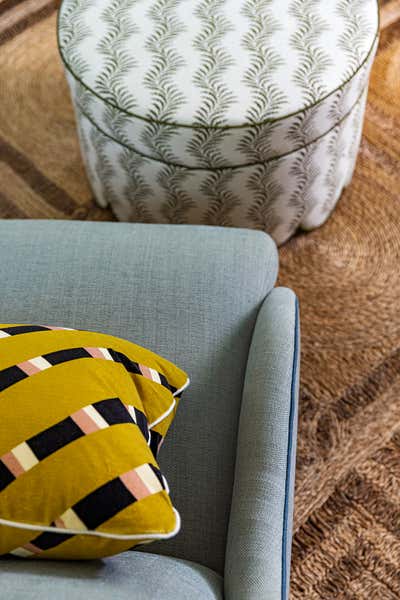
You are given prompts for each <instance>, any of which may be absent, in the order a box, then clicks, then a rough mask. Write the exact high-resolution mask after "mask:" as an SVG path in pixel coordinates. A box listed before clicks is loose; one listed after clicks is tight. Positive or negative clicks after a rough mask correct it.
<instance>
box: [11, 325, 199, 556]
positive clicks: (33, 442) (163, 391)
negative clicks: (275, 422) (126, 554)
mask: <svg viewBox="0 0 400 600" xmlns="http://www.w3.org/2000/svg"><path fill="white" fill-rule="evenodd" d="M188 384H189V379H188V377H187V375H186V374H185V373H184V372H183V371H181V370H180V369H178V368H177V367H176V366H175V365H173V364H172V363H170V362H169V361H167V360H165V359H164V358H161V357H159V356H157V355H156V354H154V353H153V352H151V351H149V350H146V349H145V348H142V347H140V346H137V345H136V344H133V343H131V342H128V341H125V340H122V339H120V338H116V337H114V336H110V335H106V334H101V333H94V332H89V331H78V330H73V329H66V328H59V327H46V326H37V325H0V555H4V554H12V555H16V556H23V557H38V558H57V559H90V558H100V557H103V556H109V555H112V554H116V553H118V552H122V551H124V550H128V549H129V548H132V546H134V545H136V544H138V543H145V542H149V541H152V540H155V539H157V540H159V539H165V538H169V537H172V536H174V535H176V533H177V532H178V531H179V527H180V519H179V514H178V513H177V511H176V510H175V509H174V507H173V506H172V503H171V500H170V497H169V490H168V485H167V482H166V480H165V478H164V476H163V474H162V473H161V471H160V468H159V466H158V464H157V460H156V458H157V452H158V449H159V448H160V445H161V443H162V441H163V439H164V437H165V434H166V433H167V430H168V428H169V426H170V424H171V422H172V420H173V418H174V415H175V412H176V408H177V404H178V401H179V397H180V394H181V392H182V391H183V390H184V389H185V388H186V387H187V385H188Z"/></svg>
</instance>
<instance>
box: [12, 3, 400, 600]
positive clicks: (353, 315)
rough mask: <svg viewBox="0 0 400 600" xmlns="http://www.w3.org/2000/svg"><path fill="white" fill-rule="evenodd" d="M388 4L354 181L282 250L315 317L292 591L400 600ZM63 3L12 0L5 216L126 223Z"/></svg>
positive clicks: (283, 279)
mask: <svg viewBox="0 0 400 600" xmlns="http://www.w3.org/2000/svg"><path fill="white" fill-rule="evenodd" d="M381 4H382V6H381V17H382V22H381V25H382V38H381V44H380V50H379V54H378V58H377V61H376V63H375V66H374V70H373V75H372V82H371V88H370V95H369V103H368V108H367V117H366V124H365V128H364V138H363V142H362V148H361V153H360V156H359V160H358V164H357V170H356V174H355V177H354V180H353V183H352V185H351V186H350V188H349V189H347V190H346V192H345V193H344V195H343V197H342V199H341V201H340V202H339V205H338V207H337V210H336V211H335V213H334V214H333V216H332V218H331V219H330V220H329V222H328V223H327V224H326V225H325V226H324V227H322V228H321V229H319V230H317V231H314V232H313V233H310V234H301V235H299V236H297V237H296V238H295V239H293V240H292V241H291V242H289V243H288V244H287V245H286V246H285V247H284V248H282V249H281V252H280V254H281V271H280V283H281V284H283V285H288V286H290V287H292V288H293V289H294V290H295V291H296V292H297V294H298V296H299V298H300V304H301V316H302V344H303V347H302V386H301V414H300V427H299V452H298V475H297V493H296V515H295V528H294V529H295V531H294V548H293V567H292V598H293V600H300V599H302V600H317V599H318V600H320V599H322V600H331V599H337V600H356V599H360V600H361V599H364V598H365V599H368V600H395V599H399V598H400V299H399V298H400V0H387V1H386V2H382V3H381ZM56 5H57V3H56V2H54V1H52V0H19V1H18V0H0V217H3V218H4V217H6V218H7V217H22V218H24V217H33V218H35V217H37V218H44V217H50V218H72V219H102V220H107V219H112V218H113V217H112V214H111V213H110V212H109V211H107V210H102V209H100V208H97V207H96V206H95V205H94V203H93V199H92V194H91V192H90V189H89V187H88V184H87V182H86V179H85V174H84V171H83V167H82V164H81V160H80V156H79V151H78V146H77V139H76V134H75V126H74V119H73V113H72V108H71V103H70V100H69V95H68V90H67V86H66V82H65V80H64V76H63V73H62V69H61V64H60V61H59V59H58V55H57V49H56V39H55V19H56V14H55V13H56ZM260 600H262V599H260Z"/></svg>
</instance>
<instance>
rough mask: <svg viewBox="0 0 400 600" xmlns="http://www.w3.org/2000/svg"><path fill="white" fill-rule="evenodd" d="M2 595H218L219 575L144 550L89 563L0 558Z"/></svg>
mask: <svg viewBox="0 0 400 600" xmlns="http://www.w3.org/2000/svg"><path fill="white" fill-rule="evenodd" d="M0 566H1V586H2V594H3V596H2V597H4V598H7V600H52V599H53V598H55V597H57V600H81V599H82V598H85V600H92V599H93V600H110V598H112V600H133V599H135V600H187V599H189V598H190V600H222V599H223V579H222V577H221V576H220V575H217V574H216V573H215V572H214V571H212V570H211V569H208V568H207V567H202V566H200V565H198V564H196V563H193V562H189V561H186V560H179V559H176V558H170V557H166V556H158V555H156V554H149V553H145V552H125V553H123V554H120V555H119V556H115V557H112V558H107V559H104V560H96V561H88V562H84V563H82V562H56V561H54V562H49V561H41V560H31V561H29V562H27V561H23V560H21V559H9V560H8V559H2V560H1V565H0Z"/></svg>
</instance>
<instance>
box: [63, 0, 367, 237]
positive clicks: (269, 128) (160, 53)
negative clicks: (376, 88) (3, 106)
mask: <svg viewBox="0 0 400 600" xmlns="http://www.w3.org/2000/svg"><path fill="white" fill-rule="evenodd" d="M58 37H59V46H60V53H61V56H62V58H63V61H64V64H65V68H66V73H67V77H68V81H69V84H70V87H71V93H72V99H73V103H74V106H75V111H76V116H77V122H78V129H79V136H80V142H81V148H82V154H83V157H84V160H85V164H86V167H87V172H88V176H89V179H90V182H91V185H92V187H93V191H94V195H95V197H96V199H97V201H98V203H99V204H100V205H102V206H105V205H107V204H110V205H111V207H112V209H113V211H114V212H115V214H116V215H117V217H118V218H119V219H121V220H130V221H144V222H151V221H155V222H169V223H205V224H213V225H231V226H241V227H254V228H258V229H263V230H265V231H267V232H269V233H270V234H272V236H273V237H274V238H275V240H276V241H277V242H278V243H282V242H284V241H285V240H287V239H288V238H289V237H290V236H291V235H292V234H293V233H294V232H295V231H296V229H297V228H298V227H303V228H306V229H311V228H314V227H317V226H319V225H321V224H322V223H323V222H324V221H325V220H326V218H327V217H328V215H329V214H330V212H331V211H332V210H333V208H334V206H335V203H336V202H337V200H338V198H339V196H340V194H341V191H342V189H343V187H344V186H346V185H347V184H348V183H349V182H350V180H351V176H352V173H353V169H354V164H355V160H356V156H357V151H358V147H359V142H360V136H361V129H362V122H363V114H364V108H365V101H366V95H367V86H368V77H369V73H370V69H371V65H372V61H373V58H374V55H375V50H376V46H377V37H378V7H377V2H376V0H64V1H63V4H62V6H61V9H60V14H59V25H58Z"/></svg>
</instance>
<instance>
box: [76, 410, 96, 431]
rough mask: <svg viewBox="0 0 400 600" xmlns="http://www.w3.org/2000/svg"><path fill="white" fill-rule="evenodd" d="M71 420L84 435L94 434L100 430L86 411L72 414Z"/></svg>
mask: <svg viewBox="0 0 400 600" xmlns="http://www.w3.org/2000/svg"><path fill="white" fill-rule="evenodd" d="M71 419H72V420H73V421H74V422H75V423H76V424H77V425H78V427H79V428H80V429H81V430H82V431H83V433H86V434H87V433H93V432H94V431H98V430H99V429H100V427H99V426H98V425H97V424H96V423H95V422H94V421H93V420H92V419H91V418H90V417H89V415H88V414H87V413H86V412H85V411H84V410H78V411H77V412H76V413H74V414H72V415H71Z"/></svg>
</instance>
